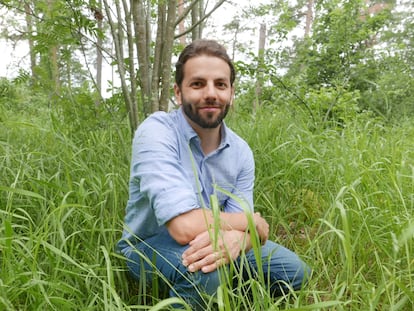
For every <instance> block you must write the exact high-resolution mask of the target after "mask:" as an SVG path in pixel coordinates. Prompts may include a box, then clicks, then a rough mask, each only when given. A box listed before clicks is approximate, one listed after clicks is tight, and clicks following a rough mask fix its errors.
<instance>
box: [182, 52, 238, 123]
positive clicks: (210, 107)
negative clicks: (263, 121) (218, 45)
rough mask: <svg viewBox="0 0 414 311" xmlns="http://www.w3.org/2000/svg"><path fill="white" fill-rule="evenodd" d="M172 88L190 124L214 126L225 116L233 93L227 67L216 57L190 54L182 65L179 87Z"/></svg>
mask: <svg viewBox="0 0 414 311" xmlns="http://www.w3.org/2000/svg"><path fill="white" fill-rule="evenodd" d="M174 92H175V95H176V98H177V101H178V104H179V105H181V106H182V108H183V111H184V113H185V115H186V116H187V118H188V119H189V120H190V123H191V124H192V125H193V126H198V127H200V128H204V129H207V128H216V127H218V126H219V125H220V124H221V123H222V121H223V119H224V118H225V117H226V115H227V112H228V110H229V108H230V105H231V100H232V97H233V92H234V90H233V87H232V86H231V84H230V67H229V65H228V64H227V63H226V62H225V61H224V60H222V59H220V58H217V57H211V56H205V55H202V56H197V57H193V58H190V59H189V60H188V61H187V62H186V63H185V65H184V79H183V82H182V84H181V88H179V87H178V86H177V85H175V86H174Z"/></svg>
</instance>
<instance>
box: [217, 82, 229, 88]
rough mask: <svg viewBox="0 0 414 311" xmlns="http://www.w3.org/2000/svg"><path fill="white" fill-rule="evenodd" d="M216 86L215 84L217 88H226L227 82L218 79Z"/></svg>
mask: <svg viewBox="0 0 414 311" xmlns="http://www.w3.org/2000/svg"><path fill="white" fill-rule="evenodd" d="M216 86H217V87H218V88H219V89H226V88H227V83H226V82H223V81H218V82H217V83H216Z"/></svg>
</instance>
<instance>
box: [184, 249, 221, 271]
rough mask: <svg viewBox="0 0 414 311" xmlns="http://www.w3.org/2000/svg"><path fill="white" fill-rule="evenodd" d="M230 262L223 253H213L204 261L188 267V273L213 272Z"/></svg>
mask: <svg viewBox="0 0 414 311" xmlns="http://www.w3.org/2000/svg"><path fill="white" fill-rule="evenodd" d="M228 260H229V259H228V257H227V256H223V255H222V253H220V252H213V253H211V254H210V255H208V256H206V257H204V258H203V259H201V260H199V261H196V262H193V263H192V264H190V265H189V266H188V271H190V272H195V271H198V270H201V271H203V272H204V273H208V272H212V271H214V270H215V269H217V268H218V267H220V266H222V265H224V264H226V263H228Z"/></svg>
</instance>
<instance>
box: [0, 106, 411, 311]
mask: <svg viewBox="0 0 414 311" xmlns="http://www.w3.org/2000/svg"><path fill="white" fill-rule="evenodd" d="M32 118H33V117H31V118H30V119H29V118H27V119H25V118H24V116H16V115H15V116H14V117H13V118H3V119H2V120H1V122H0V170H1V172H2V173H1V177H0V222H1V226H0V269H1V271H0V309H5V310H40V309H41V310H43V309H44V310H54V309H56V310H128V309H130V310H135V309H150V308H151V307H153V310H165V309H166V308H168V307H169V306H171V305H173V304H176V303H178V301H177V300H176V299H172V300H168V299H165V298H166V297H164V296H162V295H158V293H157V291H156V290H153V289H148V288H146V287H145V286H142V284H141V285H140V284H136V283H134V282H131V280H129V279H128V278H127V275H126V273H125V266H124V260H123V259H122V258H121V257H120V256H119V255H117V254H116V253H115V252H114V246H115V243H116V242H117V240H118V239H119V237H120V234H121V229H122V221H123V214H124V208H125V204H126V200H127V197H128V193H127V190H128V189H127V185H128V175H129V157H130V139H129V134H128V132H127V130H128V126H126V125H121V126H120V125H111V124H108V127H107V128H97V129H94V130H89V131H84V132H76V133H72V132H70V131H69V130H68V129H66V128H65V125H64V124H60V123H59V122H58V121H57V120H56V118H49V117H48V116H47V115H46V116H45V115H41V116H39V118H36V117H35V118H34V119H33V120H31V119H32ZM228 124H229V125H230V126H231V127H232V128H234V130H235V131H236V132H238V133H239V134H240V135H241V136H242V137H244V138H245V139H246V140H247V141H248V142H249V144H250V145H251V147H252V149H253V151H254V154H255V158H256V188H255V203H256V209H258V210H259V211H260V212H261V213H262V215H264V216H265V217H266V218H267V219H268V220H269V222H270V224H271V238H272V239H274V240H276V241H278V242H279V243H281V244H283V245H285V246H287V247H289V248H291V249H292V250H294V251H295V252H297V253H298V254H299V255H300V256H301V257H302V258H303V259H304V260H305V261H306V262H307V263H308V264H309V265H310V266H311V267H312V268H313V271H314V273H313V276H312V279H311V280H310V282H309V284H308V285H307V286H306V287H305V288H304V289H303V290H301V291H299V292H292V293H290V294H289V295H288V297H280V298H272V297H270V296H269V293H268V292H267V291H266V289H265V288H264V286H263V284H261V282H260V280H259V281H257V280H254V279H252V280H251V281H249V282H247V283H246V282H245V283H243V284H241V283H240V284H239V285H238V286H237V287H236V288H230V287H229V286H227V285H225V284H224V285H223V286H222V287H220V289H219V291H218V295H217V297H216V298H215V302H216V304H217V306H218V308H219V309H220V310H263V309H271V310H412V308H413V303H414V294H413V292H414V271H413V268H412V267H413V266H414V255H413V253H414V250H413V246H414V245H413V235H414V220H413V219H414V217H413V209H414V126H413V125H412V122H408V121H407V122H402V123H401V124H397V125H396V124H389V125H387V124H383V123H381V122H379V121H374V120H371V119H369V118H365V119H364V118H363V117H361V120H355V122H354V123H351V124H346V126H344V127H343V128H330V127H326V126H324V125H323V124H320V125H318V124H314V123H312V121H311V120H309V119H308V118H306V116H304V115H302V114H301V113H298V112H295V114H294V113H292V112H291V111H290V110H289V109H286V108H283V107H281V108H280V111H258V112H257V113H256V115H255V116H246V115H242V114H238V115H235V114H233V115H232V116H231V117H230V118H229V119H228ZM246 288H249V289H250V293H251V294H250V295H246Z"/></svg>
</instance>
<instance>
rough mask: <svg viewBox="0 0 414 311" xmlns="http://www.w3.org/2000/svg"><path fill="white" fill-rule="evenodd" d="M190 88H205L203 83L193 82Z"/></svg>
mask: <svg viewBox="0 0 414 311" xmlns="http://www.w3.org/2000/svg"><path fill="white" fill-rule="evenodd" d="M190 86H191V87H192V88H195V89H198V88H200V87H202V86H203V83H202V82H201V81H193V82H191V84H190Z"/></svg>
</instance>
